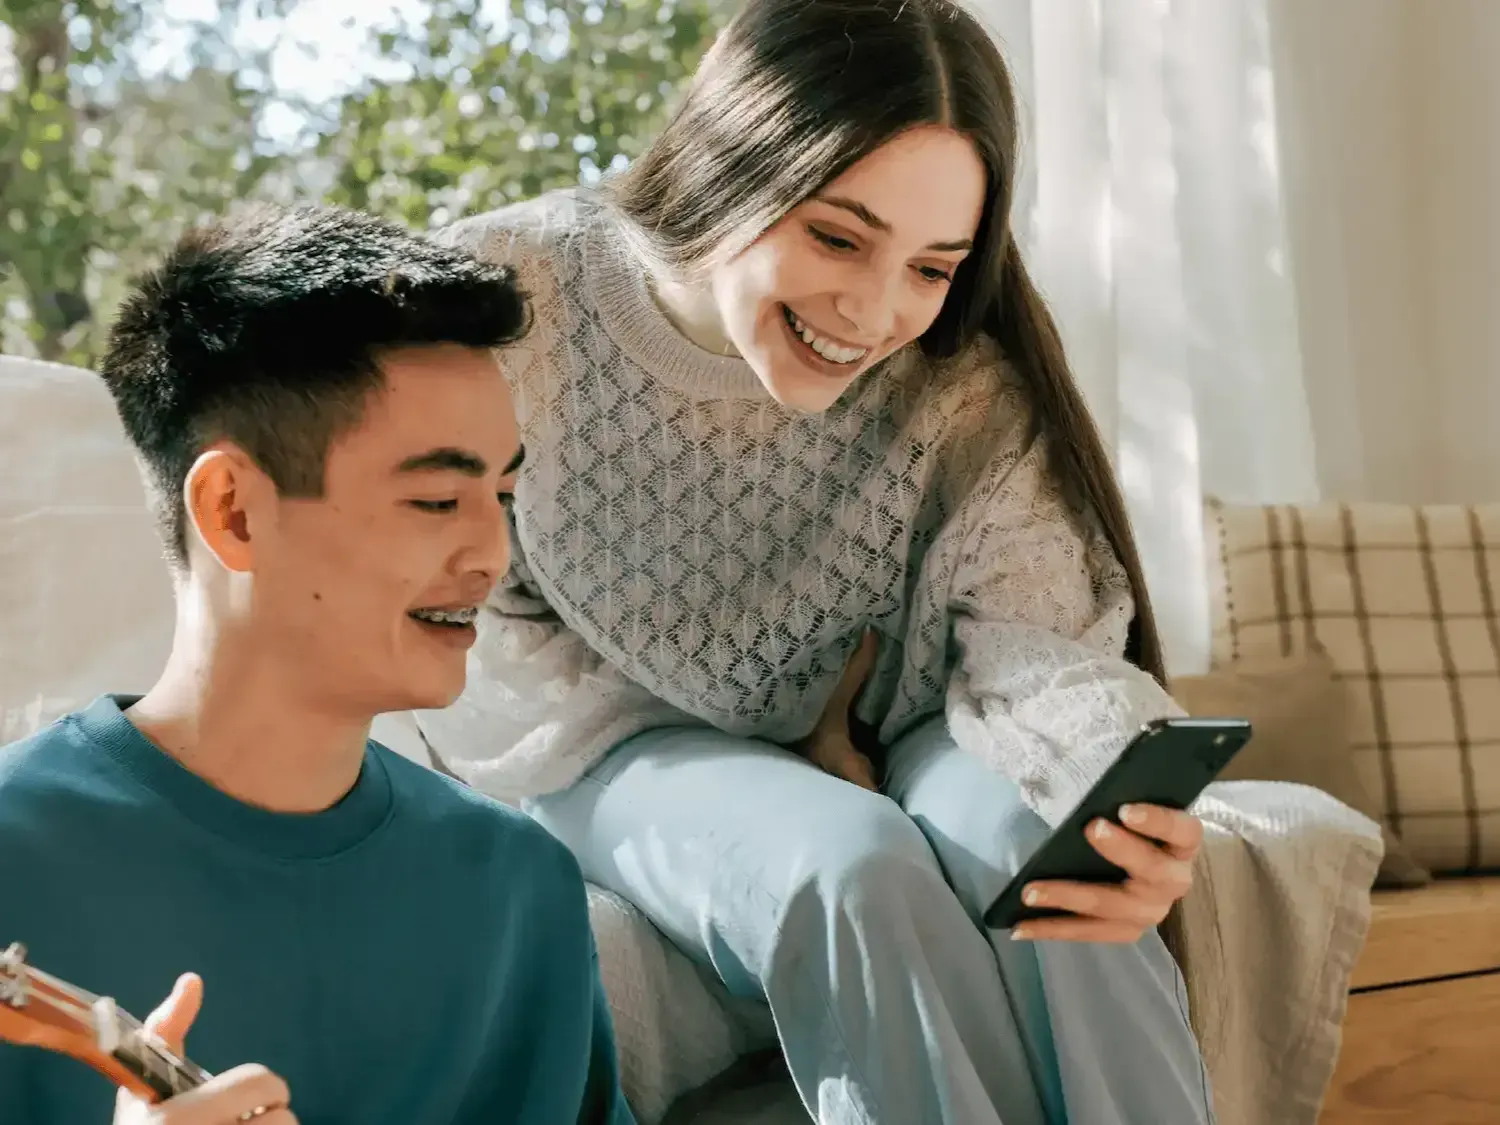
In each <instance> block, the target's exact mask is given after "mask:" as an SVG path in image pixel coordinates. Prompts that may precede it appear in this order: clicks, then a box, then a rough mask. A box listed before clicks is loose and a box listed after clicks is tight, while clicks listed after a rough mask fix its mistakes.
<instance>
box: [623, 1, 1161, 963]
mask: <svg viewBox="0 0 1500 1125" xmlns="http://www.w3.org/2000/svg"><path fill="white" fill-rule="evenodd" d="M923 125H938V126H945V127H948V128H951V129H954V130H956V131H957V132H959V133H961V134H963V135H964V136H966V137H968V138H969V140H970V141H971V142H972V143H973V145H974V147H975V149H976V150H977V152H978V154H979V156H980V158H981V160H982V161H983V162H984V165H985V169H986V172H987V180H988V187H987V194H986V199H985V206H984V212H983V216H982V218H981V220H980V224H979V230H978V232H977V234H976V237H975V240H974V250H973V252H972V253H971V254H970V255H969V256H968V257H967V258H966V259H965V260H964V262H963V264H962V265H961V266H960V267H959V268H958V271H957V272H956V274H955V275H954V278H953V283H952V287H951V289H950V291H949V293H948V297H947V299H946V300H945V301H944V303H943V308H942V311H941V313H940V314H939V315H938V318H937V320H936V321H935V322H934V323H933V325H932V327H931V328H930V329H928V331H927V332H926V334H925V335H923V337H922V338H921V347H922V350H923V351H924V352H926V353H927V354H928V355H930V356H934V357H944V356H952V355H955V354H957V353H958V352H960V351H961V350H962V349H963V348H965V347H966V346H967V345H968V344H969V343H970V342H971V341H972V340H973V339H974V338H975V337H976V336H977V335H978V334H980V333H987V334H989V335H990V336H992V337H994V338H995V340H997V341H998V342H999V344H1000V345H1001V347H1002V348H1003V350H1004V352H1005V354H1006V355H1007V356H1008V357H1009V359H1010V360H1011V362H1012V363H1013V364H1014V365H1015V367H1016V368H1017V370H1018V371H1019V372H1020V373H1021V374H1022V376H1023V377H1024V378H1025V379H1026V380H1027V382H1028V383H1029V385H1030V391H1031V398H1032V401H1033V404H1034V406H1035V409H1036V411H1037V416H1038V419H1039V423H1040V425H1041V426H1042V427H1043V429H1044V432H1045V433H1046V434H1047V435H1048V437H1049V449H1050V451H1051V457H1052V469H1053V471H1054V472H1055V473H1056V474H1057V475H1058V477H1059V479H1060V480H1061V481H1062V482H1063V483H1064V484H1065V486H1067V487H1068V488H1069V490H1070V491H1072V492H1073V493H1074V496H1075V499H1076V500H1077V501H1080V502H1082V503H1083V504H1085V505H1087V507H1088V508H1090V509H1091V510H1092V511H1093V512H1094V513H1095V515H1096V517H1097V518H1098V520H1099V521H1100V522H1101V524H1102V525H1103V528H1104V531H1105V533H1106V534H1107V535H1108V536H1109V541H1110V543H1111V544H1112V545H1113V547H1114V550H1115V553H1116V555H1117V556H1118V557H1119V559H1120V562H1121V564H1122V565H1123V566H1124V567H1125V571H1126V573H1127V574H1128V575H1129V578H1130V585H1131V591H1132V594H1133V596H1134V600H1135V619H1134V621H1133V622H1132V623H1131V626H1130V631H1129V635H1128V638H1127V641H1126V647H1125V655H1126V658H1127V659H1129V660H1130V661H1132V662H1133V663H1135V664H1136V665H1137V666H1139V667H1140V668H1143V669H1144V670H1146V671H1147V672H1149V673H1150V674H1151V675H1152V676H1154V677H1156V679H1157V680H1158V681H1160V682H1162V683H1163V684H1165V670H1164V667H1163V660H1162V649H1161V641H1160V638H1159V635H1158V633H1157V629H1156V622H1155V619H1154V617H1153V615H1152V612H1151V599H1150V597H1149V595H1148V593H1147V590H1146V583H1145V579H1144V576H1143V573H1142V570H1141V561H1140V553H1139V551H1138V550H1137V548H1136V543H1135V536H1134V534H1133V532H1132V531H1131V527H1130V520H1129V517H1128V516H1127V514H1126V510H1125V501H1124V497H1123V496H1122V494H1121V492H1120V486H1119V483H1118V481H1117V480H1116V478H1115V474H1114V470H1113V467H1112V466H1111V464H1110V460H1109V456H1108V454H1107V453H1106V452H1105V447H1104V442H1103V440H1102V439H1101V438H1100V436H1099V431H1098V428H1097V427H1096V426H1095V424H1094V420H1093V417H1092V416H1091V415H1090V413H1089V410H1088V407H1087V405H1086V404H1085V402H1084V399H1083V395H1082V394H1081V393H1080V392H1079V389H1078V386H1077V384H1076V383H1075V382H1074V379H1073V374H1072V371H1071V370H1070V368H1069V366H1068V361H1067V357H1066V356H1065V355H1064V352H1063V346H1062V340H1061V337H1060V336H1059V334H1058V331H1057V325H1056V323H1055V322H1054V320H1053V319H1052V314H1051V313H1050V312H1049V311H1048V309H1047V306H1046V304H1045V303H1044V302H1043V300H1042V298H1041V296H1040V294H1038V292H1037V290H1036V287H1035V286H1034V285H1033V284H1032V282H1031V277H1030V275H1029V274H1028V273H1027V271H1026V267H1025V264H1024V263H1023V262H1022V261H1021V255H1020V252H1019V250H1018V249H1017V247H1016V242H1015V238H1014V237H1013V234H1012V230H1011V221H1010V209H1011V201H1012V198H1013V195H1014V188H1015V179H1016V163H1017V157H1018V129H1017V114H1016V99H1015V92H1014V89H1013V87H1012V83H1011V79H1010V74H1009V72H1008V71H1007V69H1006V66H1005V62H1004V60H1003V58H1002V57H1001V54H1000V51H999V48H998V47H997V46H996V44H995V41H994V40H993V38H991V36H990V35H989V33H988V32H987V31H986V30H985V29H984V27H983V26H982V25H981V24H980V23H979V22H978V21H977V20H975V19H974V17H973V16H972V15H970V14H969V13H968V12H966V11H965V10H964V9H963V8H962V7H960V6H959V5H958V4H957V3H952V2H950V0H747V2H746V3H745V4H744V5H743V7H742V8H741V9H740V12H739V14H738V15H737V16H736V17H735V18H734V19H733V21H732V22H731V23H730V24H729V25H728V26H727V27H726V28H725V29H724V31H723V32H722V34H720V36H719V38H718V39H717V41H716V42H715V43H714V45H713V47H712V48H711V49H710V51H709V52H708V54H707V55H706V56H705V57H704V60H703V62H702V64H701V65H700V66H699V68H698V72H697V74H696V75H695V76H694V78H693V80H692V82H691V84H690V85H689V87H688V89H687V92H686V94H685V96H684V98H683V100H682V102H681V104H680V105H679V106H678V108H677V111H676V112H675V114H674V115H673V116H672V118H671V120H670V121H669V122H668V123H667V125H666V127H665V128H664V129H663V130H662V132H661V133H660V134H659V135H658V136H657V137H656V139H655V140H654V141H653V142H652V143H651V145H650V146H649V147H648V148H647V150H646V151H645V152H644V153H643V154H642V155H641V156H640V157H639V158H638V159H637V160H636V161H635V162H634V163H633V164H632V165H631V167H630V168H629V169H628V170H627V171H626V172H624V173H623V174H622V175H621V176H620V177H619V178H618V179H616V180H615V181H613V183H612V184H611V185H610V187H609V199H610V201H611V202H612V204H613V205H614V206H615V208H616V209H617V210H618V211H619V212H620V213H621V214H622V215H623V216H624V218H625V219H626V220H627V229H628V230H629V231H630V232H631V233H632V235H633V236H634V237H635V238H636V239H637V241H638V242H639V243H640V244H641V248H642V250H643V251H644V252H645V253H646V254H647V255H648V256H649V258H650V259H651V260H652V262H653V263H654V264H655V265H657V266H659V267H660V268H662V269H665V270H668V271H671V272H672V273H675V274H677V275H679V276H684V277H690V276H692V275H693V274H694V273H695V272H696V271H699V270H701V269H703V268H704V267H705V266H706V265H708V264H710V263H713V262H715V261H719V260H722V259H723V258H725V257H728V256H732V255H733V254H735V253H738V252H739V251H740V250H743V249H744V248H745V247H746V246H748V245H749V244H750V243H751V242H753V241H754V240H755V239H756V238H758V237H759V236H760V235H761V234H762V233H763V232H764V231H766V230H767V229H769V228H770V227H771V226H773V225H774V224H775V223H776V222H778V221H779V220H780V219H781V218H782V217H783V216H784V215H785V214H786V213H787V212H788V211H790V210H791V209H792V208H793V207H795V206H796V205H797V204H798V203H800V202H802V201H803V200H804V199H806V198H807V197H808V196H810V195H812V194H813V193H814V192H816V191H818V190H819V189H820V188H821V187H823V186H824V185H825V184H827V183H828V182H829V181H831V180H833V179H835V178H836V177H837V176H839V175H840V174H841V173H842V172H843V171H845V170H846V169H847V168H849V167H850V166H851V165H853V164H855V163H856V162H858V161H859V160H860V159H862V158H863V157H865V156H867V155H869V154H870V153H872V152H874V151H875V150H876V149H877V148H879V147H880V146H881V145H883V144H885V143H886V142H887V141H889V140H891V139H892V138H893V137H895V136H897V135H898V134H900V133H902V132H904V131H905V130H907V129H911V128H915V127H918V126H923ZM1163 936H1164V937H1165V938H1166V940H1167V943H1168V945H1169V947H1170V948H1171V949H1172V951H1173V953H1174V954H1175V955H1176V956H1177V959H1178V961H1179V963H1181V962H1182V961H1183V956H1182V953H1183V950H1182V942H1181V937H1180V922H1179V921H1178V914H1177V912H1176V911H1174V912H1173V916H1172V917H1169V918H1168V924H1167V925H1166V926H1165V927H1164V928H1163ZM1185 967H1186V966H1184V968H1185Z"/></svg>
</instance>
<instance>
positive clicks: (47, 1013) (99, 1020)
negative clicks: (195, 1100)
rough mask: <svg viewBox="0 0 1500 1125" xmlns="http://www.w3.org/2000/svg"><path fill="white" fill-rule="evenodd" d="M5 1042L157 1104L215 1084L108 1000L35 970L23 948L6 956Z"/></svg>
mask: <svg viewBox="0 0 1500 1125" xmlns="http://www.w3.org/2000/svg"><path fill="white" fill-rule="evenodd" d="M0 1040H3V1041H8V1042H11V1043H18V1044H20V1045H22V1046H25V1047H42V1048H45V1049H46V1050H50V1051H57V1052H60V1053H61V1054H64V1055H70V1056H72V1057H73V1058H75V1059H77V1060H78V1061H79V1062H82V1063H87V1064H88V1065H89V1066H91V1067H93V1068H94V1069H95V1070H97V1071H98V1072H99V1073H100V1074H102V1075H104V1077H106V1078H108V1079H109V1080H110V1081H111V1082H113V1083H114V1084H115V1085H116V1086H122V1087H124V1088H125V1089H127V1090H129V1091H130V1092H131V1093H133V1094H135V1095H136V1096H137V1097H140V1098H143V1099H145V1100H146V1101H148V1102H151V1103H156V1102H162V1101H165V1100H166V1099H168V1098H170V1097H172V1096H173V1095H174V1094H181V1093H183V1092H184V1091H187V1090H191V1089H193V1088H195V1087H197V1086H201V1085H203V1083H205V1082H207V1081H208V1080H209V1079H210V1078H211V1077H213V1076H212V1075H210V1074H209V1073H208V1071H206V1070H204V1069H203V1068H202V1067H200V1066H196V1065H194V1064H193V1063H190V1062H188V1061H187V1060H186V1059H183V1058H178V1057H177V1055H176V1054H175V1053H173V1052H172V1051H171V1050H169V1049H168V1047H167V1045H166V1044H165V1043H163V1042H162V1041H161V1040H160V1039H158V1038H157V1037H156V1036H154V1035H152V1034H151V1033H150V1032H149V1031H147V1030H146V1029H145V1028H144V1027H143V1026H142V1025H141V1022H140V1021H139V1020H137V1019H135V1018H134V1017H133V1016H130V1015H128V1014H127V1013H125V1012H122V1011H121V1010H120V1009H119V1008H117V1007H116V1006H115V1002H114V1001H113V1000H111V999H109V998H108V997H107V996H94V995H93V994H92V993H88V992H84V991H83V990H82V989H81V988H74V987H73V986H72V985H70V984H67V983H65V982H64V981H60V980H58V979H57V978H56V977H53V976H49V975H48V974H46V973H44V972H42V971H40V970H39V969H33V968H31V967H30V966H29V965H27V964H26V948H25V947H24V946H22V945H19V944H17V945H12V946H11V947H10V948H9V949H7V950H6V951H5V952H4V953H0Z"/></svg>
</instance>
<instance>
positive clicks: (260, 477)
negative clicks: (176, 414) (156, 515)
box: [182, 443, 276, 573]
mask: <svg viewBox="0 0 1500 1125" xmlns="http://www.w3.org/2000/svg"><path fill="white" fill-rule="evenodd" d="M275 491H276V490H275V485H274V483H273V482H272V481H271V480H270V478H269V477H267V476H266V475H265V473H263V472H262V471H261V470H260V468H259V466H257V465H256V464H255V462H254V461H252V460H251V459H250V458H249V457H248V456H247V455H246V454H245V452H244V451H243V450H241V449H240V448H238V447H237V446H234V445H230V444H227V443H226V444H222V445H217V446H215V447H213V448H212V449H208V450H205V451H204V452H203V453H202V454H200V455H199V457H198V459H197V460H196V461H194V462H193V467H192V468H191V469H189V470H188V474H187V479H186V481H184V482H183V497H182V499H183V504H184V505H185V507H186V509H187V523H188V529H189V531H190V533H192V534H195V535H196V536H197V538H198V540H199V541H200V542H201V543H202V544H203V546H204V547H205V548H207V550H208V552H209V553H210V554H211V555H213V557H214V558H215V559H217V560H218V562H219V565H220V566H222V567H224V569H225V570H229V571H234V572H238V573H248V572H249V571H251V570H253V569H254V568H255V537H254V534H253V532H254V531H255V530H256V529H257V528H263V527H264V526H265V521H266V520H267V519H269V518H270V515H271V513H270V511H269V509H268V508H267V503H268V501H272V500H273V499H274V497H275Z"/></svg>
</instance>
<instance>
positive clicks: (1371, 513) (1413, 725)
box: [1205, 500, 1500, 872]
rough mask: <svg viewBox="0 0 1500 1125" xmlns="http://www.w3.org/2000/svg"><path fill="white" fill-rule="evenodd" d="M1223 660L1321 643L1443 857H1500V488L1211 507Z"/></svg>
mask: <svg viewBox="0 0 1500 1125" xmlns="http://www.w3.org/2000/svg"><path fill="white" fill-rule="evenodd" d="M1205 530H1206V533H1207V548H1208V562H1209V590H1210V599H1211V602H1212V607H1211V612H1212V618H1213V662H1214V665H1215V666H1216V667H1218V666H1223V665H1226V664H1229V663H1230V662H1232V661H1235V660H1237V659H1240V658H1241V657H1246V656H1264V655H1269V654H1283V655H1291V654H1295V653H1299V652H1308V651H1314V650H1317V649H1322V650H1323V651H1324V652H1326V653H1327V654H1328V656H1329V657H1330V658H1331V659H1332V661H1333V666H1334V672H1335V675H1336V676H1337V677H1338V678H1339V679H1340V680H1341V681H1342V682H1343V683H1344V685H1345V688H1346V690H1348V692H1349V695H1350V709H1351V727H1352V729H1351V741H1352V743H1353V751H1354V759H1355V766H1356V769H1357V770H1358V771H1359V774H1360V777H1361V780H1362V781H1363V782H1364V784H1365V786H1366V788H1368V789H1369V791H1370V793H1371V794H1372V795H1373V796H1374V798H1375V800H1376V802H1377V804H1378V805H1379V812H1380V814H1381V816H1382V817H1383V818H1384V820H1385V822H1386V824H1387V825H1388V826H1389V827H1390V829H1391V830H1392V831H1393V832H1395V833H1396V834H1397V835H1398V836H1399V837H1400V838H1401V839H1402V840H1404V841H1405V842H1406V843H1407V844H1408V845H1409V846H1410V848H1411V851H1412V853H1413V854H1414V856H1415V857H1416V859H1417V860H1418V862H1420V863H1422V864H1424V865H1426V866H1427V867H1429V868H1431V869H1432V870H1433V871H1437V872H1468V871H1474V870H1478V869H1483V868H1497V867H1500V608H1497V607H1500V504H1482V505H1475V506H1459V505H1433V506H1428V507H1414V506H1407V505H1400V504H1321V505H1305V506H1297V505H1266V506H1243V507H1238V506H1230V505H1225V504H1222V503H1220V502H1218V501H1215V500H1210V501H1209V502H1208V504H1207V505H1206V508H1205Z"/></svg>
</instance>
